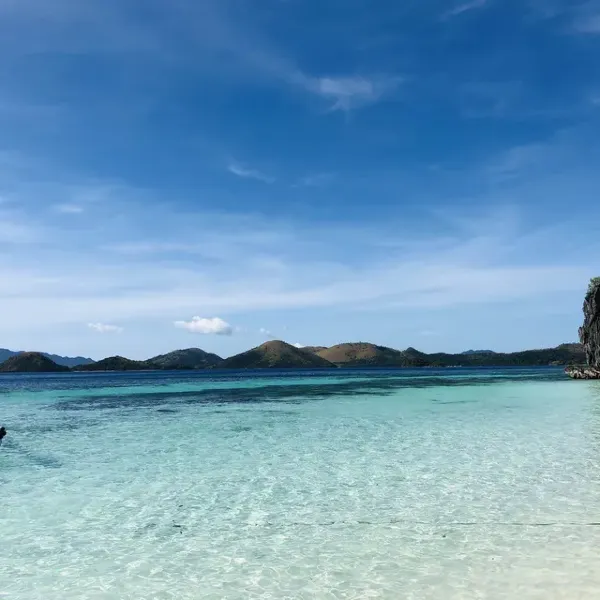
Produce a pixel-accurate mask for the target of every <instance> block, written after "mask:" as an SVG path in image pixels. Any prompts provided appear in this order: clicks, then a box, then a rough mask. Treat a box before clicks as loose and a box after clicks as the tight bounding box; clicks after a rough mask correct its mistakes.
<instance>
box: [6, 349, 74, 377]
mask: <svg viewBox="0 0 600 600" xmlns="http://www.w3.org/2000/svg"><path fill="white" fill-rule="evenodd" d="M69 370H70V369H69V367H65V366H64V365H58V364H56V363H55V362H54V361H53V360H51V359H50V358H48V357H47V356H46V355H45V354H42V353H40V352H19V353H18V354H14V355H13V356H9V357H8V358H7V359H6V360H5V361H4V362H3V363H2V364H0V373H59V372H62V371H69Z"/></svg>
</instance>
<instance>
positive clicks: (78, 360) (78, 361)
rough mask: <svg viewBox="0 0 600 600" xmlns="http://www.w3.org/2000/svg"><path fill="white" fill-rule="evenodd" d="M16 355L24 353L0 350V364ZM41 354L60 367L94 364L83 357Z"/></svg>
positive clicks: (89, 359)
mask: <svg viewBox="0 0 600 600" xmlns="http://www.w3.org/2000/svg"><path fill="white" fill-rule="evenodd" d="M17 354H25V353H24V352H22V351H14V350H7V349H6V348H0V363H2V362H4V361H5V360H6V359H8V358H10V357H11V356H16V355H17ZM41 354H43V355H44V356H47V357H48V358H49V359H50V360H51V361H53V362H55V363H56V364H57V365H62V366H64V367H76V366H78V365H87V364H90V363H93V362H94V361H93V360H92V359H91V358H86V357H85V356H73V357H71V356H59V355H58V354H48V353H46V352H42V353H41Z"/></svg>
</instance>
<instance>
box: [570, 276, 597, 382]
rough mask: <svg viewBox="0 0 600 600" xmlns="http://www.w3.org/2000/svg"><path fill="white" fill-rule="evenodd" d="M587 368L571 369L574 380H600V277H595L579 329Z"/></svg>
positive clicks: (584, 305) (589, 288) (586, 298)
mask: <svg viewBox="0 0 600 600" xmlns="http://www.w3.org/2000/svg"><path fill="white" fill-rule="evenodd" d="M579 339H580V341H581V344H582V345H583V350H584V352H585V357H586V361H587V367H571V368H568V369H567V374H568V375H569V376H570V377H573V379H600V277H594V278H593V279H592V280H591V281H590V285H589V286H588V291H587V294H586V295H585V300H584V301H583V325H582V326H581V327H580V328H579Z"/></svg>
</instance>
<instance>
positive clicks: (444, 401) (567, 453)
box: [0, 369, 600, 600]
mask: <svg viewBox="0 0 600 600" xmlns="http://www.w3.org/2000/svg"><path fill="white" fill-rule="evenodd" d="M0 421H2V422H3V423H4V424H6V426H7V428H8V430H9V436H8V437H7V438H6V440H5V443H4V445H3V446H2V447H1V448H0V491H1V495H0V500H1V504H0V532H1V535H0V542H1V543H0V597H6V598H10V599H11V600H35V599H38V598H39V599H42V598H43V599H44V600H59V599H60V600H70V599H78V600H79V599H82V598H83V599H90V600H97V599H103V600H116V599H135V600H143V599H173V598H176V599H182V600H186V599H192V598H193V599H197V598H214V599H222V598H227V599H231V600H233V599H240V600H241V599H246V598H264V599H267V598H269V599H279V598H282V599H283V598H289V599H301V598H307V599H308V598H319V599H321V598H323V599H329V598H331V599H334V598H348V599H350V598H357V599H364V598H386V599H387V598H389V599H393V600H397V599H411V600H412V599H414V600H417V599H419V600H421V599H429V598H431V599H435V600H438V599H439V600H454V599H457V600H458V599H460V600H465V599H467V600H468V599H483V598H485V599H505V598H519V599H524V600H528V599H533V598H536V599H537V598H539V599H544V600H548V599H552V598H556V599H568V600H574V599H587V598H590V599H592V598H598V597H599V595H600V558H599V557H598V548H599V547H600V383H596V382H583V381H582V382H579V381H570V380H566V379H564V376H563V375H562V373H561V371H560V370H558V369H538V370H536V369H529V370H515V369H510V370H508V369H507V370H497V371H492V370H479V371H478V370H468V369H447V370H444V371H434V370H421V371H391V372H386V371H372V372H365V371H362V372H360V371H358V372H335V373H334V372H318V373H307V374H298V372H294V373H273V374H265V373H260V374H257V373H244V374H235V373H234V374H231V373H228V374H218V373H210V374H207V373H198V374H182V373H157V374H148V373H146V374H114V375H112V374H73V375H49V376H41V375H32V376H29V375H15V376H10V375H8V376H2V377H0Z"/></svg>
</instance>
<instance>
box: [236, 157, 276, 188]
mask: <svg viewBox="0 0 600 600" xmlns="http://www.w3.org/2000/svg"><path fill="white" fill-rule="evenodd" d="M227 170H228V171H229V172H230V173H232V174H233V175H237V176H238V177H242V178H244V179H256V181H262V182H263V183H269V184H270V183H275V178H274V177H271V176H270V175H266V174H265V173H262V172H261V171H258V170H257V169H252V168H250V167H247V166H244V165H242V164H240V163H237V162H230V163H229V164H228V165H227Z"/></svg>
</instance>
